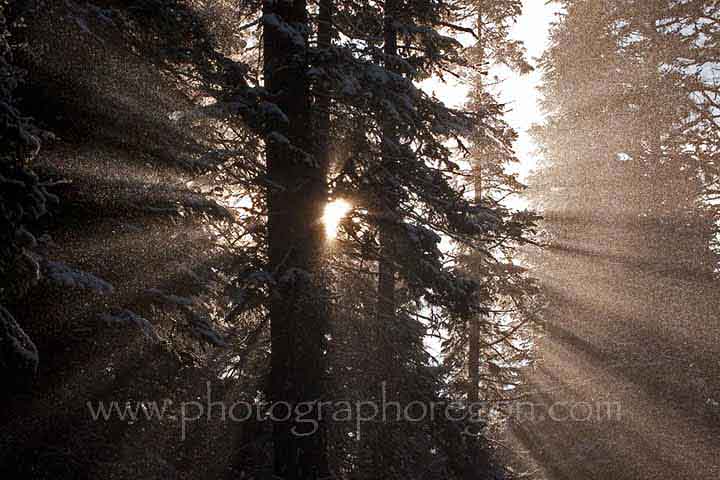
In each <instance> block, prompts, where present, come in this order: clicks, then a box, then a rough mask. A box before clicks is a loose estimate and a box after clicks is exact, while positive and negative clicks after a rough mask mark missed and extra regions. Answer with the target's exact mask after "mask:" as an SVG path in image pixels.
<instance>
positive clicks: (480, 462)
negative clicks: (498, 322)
mask: <svg viewBox="0 0 720 480" xmlns="http://www.w3.org/2000/svg"><path fill="white" fill-rule="evenodd" d="M482 30H483V20H482V6H481V5H479V6H478V15H477V36H478V43H477V47H478V64H479V66H480V69H481V73H480V75H479V76H478V78H477V81H476V83H475V85H474V88H475V90H476V92H477V93H476V94H477V95H478V98H480V99H482V94H483V89H484V87H483V81H482V75H483V74H484V73H483V72H484V69H485V55H484V45H483V41H482V38H483V31H482ZM483 154H484V152H482V151H480V152H478V154H477V158H475V164H474V165H473V183H474V185H473V186H474V190H475V203H476V204H480V202H481V201H482V190H483V172H482V156H483ZM481 320H482V319H481V314H480V313H476V314H473V315H470V316H469V318H468V361H467V368H468V389H467V401H468V405H469V406H470V408H473V412H472V414H473V415H479V414H480V412H479V406H480V404H479V401H480V322H481ZM474 420H475V421H479V420H480V419H479V418H475V419H474ZM472 433H473V434H474V435H480V434H481V433H482V432H481V430H480V429H479V428H477V429H475V431H473V432H472ZM468 458H469V459H470V462H469V464H468V467H469V468H468V472H467V478H468V479H476V478H483V477H484V476H485V475H486V474H489V471H490V465H489V458H488V457H487V452H483V451H482V444H481V442H480V441H479V438H478V437H477V436H474V437H471V438H469V439H468Z"/></svg>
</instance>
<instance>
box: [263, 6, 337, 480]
mask: <svg viewBox="0 0 720 480" xmlns="http://www.w3.org/2000/svg"><path fill="white" fill-rule="evenodd" d="M263 14H264V17H263V19H264V31H263V34H264V35H263V37H264V39H263V48H264V75H265V87H266V89H267V90H268V92H269V94H270V95H271V98H272V99H273V100H274V101H275V102H276V104H277V105H278V107H279V108H280V109H281V110H282V111H283V112H284V113H285V115H286V116H287V119H288V121H287V123H286V124H279V125H278V127H277V131H278V133H280V134H282V135H284V136H285V137H286V138H287V139H288V140H289V141H290V145H291V146H292V148H291V146H290V145H288V144H287V143H286V142H282V141H277V139H278V138H282V137H279V136H277V135H275V136H272V137H270V138H269V139H268V142H267V147H266V162H267V172H268V177H269V180H270V182H269V185H270V187H268V191H267V203H268V205H267V207H268V212H269V213H268V255H269V264H270V268H271V271H272V272H273V273H274V275H275V279H276V285H275V288H274V291H273V294H272V298H271V301H270V322H271V328H270V330H271V345H272V354H271V373H270V377H271V378H270V397H271V400H272V401H273V402H282V403H281V405H284V406H286V408H288V409H292V412H291V413H292V415H291V416H290V419H289V420H288V421H284V422H280V421H275V422H274V424H273V445H274V470H275V475H276V476H278V477H280V478H283V479H287V480H311V479H316V478H319V477H323V476H327V470H328V468H327V459H326V453H325V445H324V435H323V431H322V429H320V430H319V431H316V432H315V433H314V434H312V435H311V434H310V433H311V432H312V431H313V429H314V428H315V424H313V423H308V422H305V423H302V422H298V420H301V419H305V420H307V419H313V420H315V419H318V418H320V417H319V415H318V412H317V409H318V408H319V407H318V405H317V403H315V404H314V406H312V407H311V410H310V411H309V412H308V410H307V408H306V407H310V405H311V404H310V403H308V402H317V401H319V400H321V396H322V392H323V381H324V373H325V365H324V336H325V332H326V331H327V314H328V313H327V304H326V297H325V295H324V290H323V288H322V280H321V278H322V265H321V256H322V250H323V245H324V232H323V228H322V224H321V222H320V218H321V216H322V210H323V208H324V205H325V203H326V201H327V187H326V174H325V170H324V169H323V168H318V167H317V164H316V163H315V162H312V161H309V158H308V156H309V155H312V154H313V153H315V152H314V145H313V140H312V131H310V130H311V129H308V125H310V121H311V120H312V116H311V108H310V107H311V101H310V90H309V82H308V76H307V69H308V68H307V65H306V59H307V55H306V48H307V38H306V34H305V32H307V30H308V29H307V28H306V27H307V23H308V15H307V5H306V0H286V1H282V2H280V1H276V2H264V4H263ZM287 27H289V28H290V29H293V30H294V32H293V34H292V35H289V34H288V28H287ZM299 39H303V41H302V42H301V41H299ZM278 123H281V122H278ZM296 408H298V409H299V408H302V410H301V412H302V417H301V418H297V417H298V416H299V414H296V413H295V409H296ZM284 410H285V409H283V408H276V409H275V411H274V412H273V413H274V416H275V417H276V418H282V417H284V416H286V415H285V411H284ZM313 410H314V411H313Z"/></svg>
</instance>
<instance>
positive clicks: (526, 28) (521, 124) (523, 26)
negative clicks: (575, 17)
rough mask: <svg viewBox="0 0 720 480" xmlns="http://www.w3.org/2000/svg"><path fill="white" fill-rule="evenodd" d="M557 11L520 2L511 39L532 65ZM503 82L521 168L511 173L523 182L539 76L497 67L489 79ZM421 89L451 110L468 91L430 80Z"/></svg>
mask: <svg viewBox="0 0 720 480" xmlns="http://www.w3.org/2000/svg"><path fill="white" fill-rule="evenodd" d="M558 11H559V8H558V6H557V5H555V4H549V5H548V4H546V0H523V13H522V16H521V17H520V18H519V19H518V22H517V24H516V25H514V27H513V29H512V36H513V38H515V39H517V40H521V41H523V42H524V43H525V47H526V48H527V52H528V58H529V59H530V60H531V63H532V64H533V65H534V64H535V62H534V61H533V60H534V59H535V58H537V57H539V56H540V55H541V54H542V53H543V51H544V50H545V48H546V46H547V43H548V34H549V29H550V24H551V23H552V22H553V21H554V20H555V16H556V13H557V12H558ZM495 77H498V78H499V79H500V80H502V81H503V82H502V84H501V85H500V88H499V94H500V95H499V96H500V100H501V101H502V102H504V103H505V104H507V107H508V113H507V116H506V119H507V121H508V122H509V123H510V125H511V126H512V127H513V128H514V129H515V130H516V131H517V132H518V135H519V138H518V141H517V143H516V145H515V149H516V151H517V153H518V157H519V158H520V160H521V164H520V165H519V166H518V167H517V168H515V169H514V171H517V172H518V173H520V175H521V178H524V177H525V176H526V175H527V174H528V173H529V171H530V170H531V169H532V168H533V167H534V166H535V164H536V163H537V162H536V158H535V155H534V150H535V145H534V143H533V141H532V139H531V138H530V135H529V134H528V130H529V128H530V127H531V126H532V125H533V124H535V123H538V122H540V121H541V120H542V114H541V112H540V109H539V105H538V101H539V96H538V92H537V89H536V88H537V86H538V85H539V84H540V72H539V71H537V70H536V71H535V72H533V73H531V74H529V75H524V76H520V75H518V74H516V73H514V72H512V71H510V70H509V69H507V68H504V67H498V68H493V69H491V71H490V78H491V79H494V78H495ZM423 87H424V88H425V89H426V90H427V91H428V92H431V93H434V94H435V95H436V96H437V97H438V98H440V99H441V100H443V101H444V102H445V103H446V104H448V105H450V106H455V107H459V106H461V105H462V104H463V103H464V102H465V97H466V93H467V90H466V88H465V87H464V86H462V85H458V84H457V83H454V82H448V83H442V82H440V81H439V80H437V79H432V80H429V81H427V82H425V84H424V85H423Z"/></svg>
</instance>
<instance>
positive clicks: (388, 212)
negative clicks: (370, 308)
mask: <svg viewBox="0 0 720 480" xmlns="http://www.w3.org/2000/svg"><path fill="white" fill-rule="evenodd" d="M395 10H396V7H395V1H394V0H386V2H385V32H384V35H385V47H384V53H385V55H386V65H385V67H386V68H387V69H388V70H389V71H394V70H395V67H394V65H393V62H392V61H391V60H389V59H390V58H393V57H395V55H397V28H396V26H395V22H396V21H397V20H396V18H395V14H396V12H395ZM382 127H383V139H382V165H381V170H380V176H381V181H380V182H381V188H380V195H379V197H380V198H379V199H378V202H379V209H378V211H379V214H380V222H379V224H380V227H379V230H380V239H379V240H380V260H379V265H378V308H377V315H378V324H379V327H380V328H383V325H385V326H386V327H390V328H392V326H391V325H388V323H390V324H392V323H394V322H395V309H396V299H395V276H396V274H397V269H396V268H395V246H394V243H395V242H394V238H393V237H394V236H395V234H394V231H393V230H394V229H395V222H396V221H397V203H398V200H397V194H396V192H395V188H397V187H396V186H395V183H394V182H393V181H392V176H393V175H395V172H396V170H397V162H398V156H399V152H398V148H397V147H398V136H397V128H396V126H395V125H394V124H393V123H392V122H391V121H388V120H384V121H383V126H382Z"/></svg>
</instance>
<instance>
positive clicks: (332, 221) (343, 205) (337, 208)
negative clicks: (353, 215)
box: [322, 199, 352, 240]
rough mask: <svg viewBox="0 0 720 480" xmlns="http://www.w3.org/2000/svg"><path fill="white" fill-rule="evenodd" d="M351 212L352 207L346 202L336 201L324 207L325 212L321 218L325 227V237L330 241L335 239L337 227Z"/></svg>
mask: <svg viewBox="0 0 720 480" xmlns="http://www.w3.org/2000/svg"><path fill="white" fill-rule="evenodd" d="M350 210H352V205H350V203H349V202H348V201H347V200H343V199H337V200H333V201H332V202H329V203H328V204H327V205H325V212H324V213H323V216H322V222H323V225H325V235H327V238H329V239H330V240H334V239H335V238H337V231H338V226H339V225H340V222H341V221H342V219H343V218H345V216H346V215H347V214H348V213H349V212H350Z"/></svg>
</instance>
